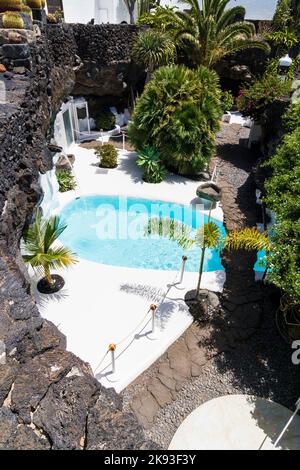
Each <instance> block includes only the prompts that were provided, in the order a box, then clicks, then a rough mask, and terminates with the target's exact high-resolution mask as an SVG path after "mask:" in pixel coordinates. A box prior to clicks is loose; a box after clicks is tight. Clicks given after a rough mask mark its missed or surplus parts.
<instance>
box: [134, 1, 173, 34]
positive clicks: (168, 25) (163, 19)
mask: <svg viewBox="0 0 300 470" xmlns="http://www.w3.org/2000/svg"><path fill="white" fill-rule="evenodd" d="M176 10H177V8H176V7H169V6H160V5H156V6H155V8H154V9H152V10H151V11H150V12H146V13H143V14H142V15H140V16H139V19H138V25H140V26H143V25H147V26H150V27H151V28H153V29H155V30H157V31H161V32H166V31H168V32H169V33H170V34H172V32H173V31H172V22H171V20H170V17H171V15H170V13H172V12H173V13H175V12H176ZM173 36H174V35H173Z"/></svg>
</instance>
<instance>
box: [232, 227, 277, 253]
mask: <svg viewBox="0 0 300 470" xmlns="http://www.w3.org/2000/svg"><path fill="white" fill-rule="evenodd" d="M224 247H225V248H226V249H227V250H230V251H232V250H247V251H252V250H255V251H266V252H267V253H268V252H270V250H271V246H270V239H269V236H268V234H267V232H259V231H258V230H257V228H255V227H251V228H244V229H242V230H240V231H234V232H230V233H229V234H228V235H227V236H226V238H225V240H224Z"/></svg>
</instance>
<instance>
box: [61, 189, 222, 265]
mask: <svg viewBox="0 0 300 470" xmlns="http://www.w3.org/2000/svg"><path fill="white" fill-rule="evenodd" d="M150 215H151V216H152V217H157V216H159V217H167V218H171V219H174V220H179V221H181V222H182V221H184V223H186V224H187V225H189V226H190V227H191V228H192V229H197V228H198V227H200V226H201V225H203V223H206V222H207V221H208V217H207V216H204V215H203V214H202V213H200V212H199V211H198V210H196V209H195V208H194V207H193V206H181V205H178V204H174V203H166V202H162V201H151V200H147V199H136V198H122V197H121V198H120V197H119V196H85V197H81V198H79V199H76V200H74V201H72V202H71V203H70V204H68V205H67V206H65V207H64V208H63V210H62V211H61V214H60V216H61V219H62V221H63V222H64V223H66V224H67V229H66V230H65V232H64V233H63V234H62V235H61V237H60V241H61V242H62V243H63V244H65V245H66V246H68V247H69V248H71V249H72V251H74V252H75V253H76V254H77V256H78V257H79V258H82V259H86V260H89V261H94V262H97V263H101V264H107V265H111V266H124V267H130V268H140V269H160V270H170V271H178V270H179V269H180V267H181V263H182V256H183V255H184V254H186V255H187V256H188V261H187V264H186V270H187V271H190V272H197V271H198V269H199V257H200V250H199V248H197V247H193V248H191V249H190V250H188V251H186V252H185V251H184V250H183V249H182V248H181V247H180V246H178V244H177V243H176V242H174V241H171V240H168V239H166V238H162V237H158V236H150V237H148V236H146V235H145V234H144V232H145V226H146V224H147V222H148V220H149V216H150ZM213 221H214V222H215V223H216V224H217V225H218V227H219V228H220V230H221V232H222V234H225V229H224V227H223V224H222V223H221V222H219V221H217V220H215V219H213ZM223 269H224V268H223V266H222V264H221V259H220V255H219V253H218V251H216V250H210V249H207V251H206V257H205V264H204V270H205V271H206V272H208V271H216V270H223Z"/></svg>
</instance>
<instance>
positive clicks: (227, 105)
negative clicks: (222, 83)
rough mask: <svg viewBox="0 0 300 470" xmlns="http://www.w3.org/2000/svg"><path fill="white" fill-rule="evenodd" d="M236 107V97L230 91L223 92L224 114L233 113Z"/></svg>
mask: <svg viewBox="0 0 300 470" xmlns="http://www.w3.org/2000/svg"><path fill="white" fill-rule="evenodd" d="M233 105H234V97H233V95H232V93H231V92H230V91H228V90H226V91H223V92H222V95H221V106H222V111H223V114H224V113H225V112H226V111H231V110H232V108H233Z"/></svg>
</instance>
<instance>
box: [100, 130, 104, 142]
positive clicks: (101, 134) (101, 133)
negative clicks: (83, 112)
mask: <svg viewBox="0 0 300 470" xmlns="http://www.w3.org/2000/svg"><path fill="white" fill-rule="evenodd" d="M100 136H101V143H102V145H104V141H103V129H100Z"/></svg>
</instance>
